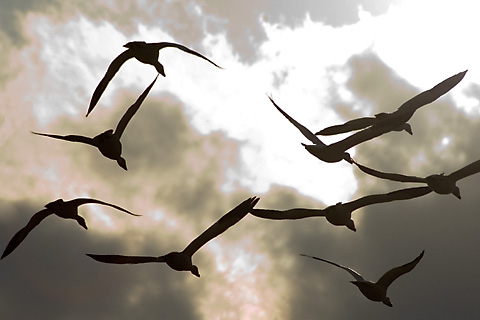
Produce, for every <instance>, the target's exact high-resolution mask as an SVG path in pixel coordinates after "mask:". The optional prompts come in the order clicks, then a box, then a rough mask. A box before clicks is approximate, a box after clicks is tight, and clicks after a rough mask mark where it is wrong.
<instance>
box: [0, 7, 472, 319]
mask: <svg viewBox="0 0 480 320" xmlns="http://www.w3.org/2000/svg"><path fill="white" fill-rule="evenodd" d="M478 9H479V8H478V5H477V4H476V3H475V2H473V1H466V0H457V1H433V0H426V1H421V2H418V1H413V0H396V1H381V0H368V1H346V0H342V1H336V2H335V4H334V5H333V4H331V1H324V0H322V1H295V2H293V1H284V0H282V1H271V0H262V1H236V2H233V1H231V2H226V1H217V0H192V1H186V0H185V1H183V0H181V1H151V0H137V1H128V0H126V1H107V0H94V1H89V2H88V3H87V2H84V1H78V0H74V1H69V2H65V1H60V0H49V1H47V0H42V1H31V0H22V1H6V2H5V1H3V2H2V3H1V4H0V44H1V47H2V50H1V51H0V62H1V63H2V66H3V67H2V68H1V69H0V99H1V101H2V108H1V109H0V150H1V151H0V152H1V156H0V179H1V181H2V184H1V187H0V212H1V214H0V246H1V245H3V246H4V247H5V246H6V244H7V243H8V241H9V240H10V239H11V237H12V236H13V235H14V234H15V233H16V232H17V231H18V230H20V229H21V228H22V227H23V226H25V225H26V223H27V222H28V220H29V219H30V217H31V216H32V215H33V214H34V213H36V212H38V211H40V210H42V208H43V206H44V205H45V204H47V203H49V202H51V201H53V200H56V199H58V198H63V199H65V200H69V199H73V198H78V197H91V198H95V199H99V200H103V201H107V202H111V203H115V204H117V205H119V206H121V207H124V208H126V209H128V210H130V211H132V212H135V213H137V214H141V215H142V216H141V217H132V216H129V215H125V214H123V213H121V212H117V211H116V210H113V209H111V208H107V207H102V206H95V205H84V206H81V207H80V209H79V213H80V215H82V216H83V217H85V219H86V221H87V224H88V227H89V229H88V230H84V229H82V228H81V227H79V226H78V224H77V223H76V222H75V221H71V220H64V219H60V218H58V217H56V216H51V217H48V218H47V219H45V220H44V221H42V223H41V224H39V225H38V226H37V227H36V228H35V229H34V230H33V231H32V232H31V233H30V234H29V236H28V237H27V238H26V239H25V240H24V242H23V243H22V244H21V245H20V246H19V247H18V248H17V249H16V250H15V251H14V252H13V253H12V254H11V255H9V256H8V257H6V258H5V259H3V260H1V261H0V283H2V285H1V286H0V310H2V312H1V314H2V318H5V319H30V318H39V319H40V318H42V319H44V318H45V319H47V318H48V319H86V318H90V319H113V318H115V319H132V318H136V319H157V318H159V317H161V318H166V319H172V318H175V319H319V318H322V319H406V318H408V319H451V318H457V319H476V318H478V317H479V316H480V311H479V310H478V304H479V303H480V296H479V295H478V290H479V289H480V279H479V277H478V268H479V267H480V256H479V254H478V245H477V243H478V240H479V238H478V228H479V226H480V215H479V212H478V208H479V207H480V198H479V197H478V192H479V190H480V189H479V187H478V186H479V184H480V175H473V176H470V177H467V178H465V179H463V180H461V181H459V182H458V184H457V185H458V186H459V187H460V190H461V194H462V199H461V200H458V199H457V198H455V197H454V196H453V195H439V194H435V193H430V194H428V195H426V196H423V197H420V198H417V199H412V200H407V201H397V202H391V203H386V204H377V205H372V206H368V207H365V208H362V209H359V210H357V211H355V212H354V213H353V214H352V218H353V219H354V220H355V224H356V227H357V231H356V232H352V231H350V230H348V229H347V228H345V227H336V226H333V225H331V224H329V223H328V222H327V221H326V219H324V218H322V217H318V218H310V219H303V220H296V221H268V220H262V219H258V218H256V217H254V216H251V215H247V216H246V217H245V218H244V219H243V220H241V221H240V222H239V223H238V224H236V225H235V226H234V227H232V228H231V229H229V230H228V231H227V232H225V233H224V234H222V235H220V236H219V237H217V238H216V239H214V240H212V241H211V242H209V243H208V244H207V245H205V246H204V247H202V248H201V250H199V251H198V252H197V253H196V254H195V255H194V256H193V262H194V264H196V265H197V266H198V267H199V269H200V274H201V277H200V278H196V277H195V276H192V275H191V274H190V273H188V272H176V271H173V270H171V269H170V268H169V267H168V266H166V265H164V264H143V265H121V266H120V265H108V264H101V263H98V262H95V261H93V260H91V259H89V258H88V257H87V256H85V253H96V254H125V255H127V254H128V255H152V256H159V255H163V254H166V253H168V252H170V251H181V250H183V248H185V247H186V246H187V245H188V243H190V241H191V240H193V239H194V238H195V237H196V236H197V235H199V234H200V233H201V232H202V231H203V230H205V229H206V228H207V227H208V226H210V225H211V224H212V223H214V222H215V221H216V220H217V219H219V218H220V217H221V216H222V215H223V214H224V213H226V212H228V211H229V210H230V209H232V208H233V207H235V206H236V205H237V204H238V203H240V202H241V201H243V200H244V199H246V198H248V197H251V196H258V197H260V201H259V203H258V204H257V206H256V207H257V208H271V209H290V208H294V207H303V208H325V207H327V206H329V205H333V204H335V203H337V202H348V201H351V200H354V199H357V198H360V197H363V196H367V195H371V194H379V193H386V192H390V191H393V190H398V189H402V188H406V187H413V186H417V185H414V184H402V183H395V182H388V181H381V180H378V179H375V178H373V177H370V176H366V175H365V174H363V173H362V172H361V171H360V170H358V169H357V168H355V167H354V166H352V165H350V164H348V163H346V162H341V163H323V162H321V161H319V160H318V159H316V158H315V157H313V156H312V155H310V154H309V153H308V152H307V151H306V150H305V149H304V148H303V147H302V145H301V143H302V142H303V143H307V142H308V141H307V140H306V139H305V138H304V137H303V136H302V135H301V133H300V132H299V131H298V130H297V129H295V128H294V127H293V126H292V125H291V124H290V123H289V122H288V121H287V120H286V119H285V118H284V117H283V116H282V115H281V114H280V113H278V111H277V110H276V109H275V108H274V107H273V105H272V104H271V103H270V101H269V100H268V97H267V94H268V95H271V96H272V97H273V99H274V100H275V102H276V103H277V104H278V105H279V106H280V107H282V108H283V109H284V110H285V111H286V112H288V113H289V114H290V115H291V116H292V117H294V118H295V119H296V120H297V121H299V122H300V123H302V124H304V125H305V126H306V127H308V128H309V129H310V130H311V131H314V132H316V131H318V130H320V129H322V128H324V127H327V126H330V125H334V124H339V123H343V122H344V121H347V120H350V119H353V118H357V117H362V116H370V115H373V114H376V113H378V112H392V111H394V110H396V109H397V108H398V106H400V105H401V104H402V103H403V102H405V101H407V100H408V99H410V98H411V97H413V96H415V95H416V94H418V93H420V92H422V91H424V90H427V89H430V88H431V87H433V86H434V85H436V84H437V83H439V82H440V81H442V80H444V79H446V78H448V77H450V76H452V75H454V74H456V73H458V72H461V71H464V70H466V69H468V72H467V74H466V76H465V78H464V79H463V80H462V82H460V83H459V84H458V85H457V86H456V87H455V88H453V89H452V90H451V91H450V92H449V93H447V94H446V95H445V96H443V97H442V98H440V99H438V100H437V101H436V102H434V103H432V104H430V105H427V106H425V107H423V108H421V109H419V110H418V111H417V112H416V113H415V115H414V116H413V118H412V119H411V121H410V123H411V125H412V128H413V136H410V135H408V134H406V133H404V132H403V133H398V132H393V133H388V134H385V135H383V136H381V137H378V138H376V139H374V140H371V141H368V142H365V143H363V144H361V145H359V146H356V147H354V148H352V149H351V150H349V152H350V154H351V155H352V157H354V158H355V159H356V160H357V161H358V162H360V163H362V164H364V165H367V166H369V167H372V168H375V169H378V170H381V171H387V172H398V173H403V174H409V175H417V176H422V177H424V176H428V175H430V174H433V173H442V172H445V173H446V174H448V173H451V172H453V171H455V170H457V169H459V168H461V167H463V166H465V165H467V164H469V163H471V162H473V161H476V160H478V159H480V150H479V148H478V138H477V137H478V136H479V135H480V105H479V101H480V60H478V57H479V56H480V47H479V46H478V43H477V38H476V34H477V30H479V28H480V20H479V19H478V17H477V15H478ZM134 40H139V41H147V42H160V41H170V42H177V43H181V44H183V45H186V46H188V47H189V48H192V49H194V50H196V51H198V52H200V53H202V54H204V55H205V56H207V57H209V58H210V59H212V60H213V61H215V62H216V63H217V64H219V65H220V66H222V67H223V69H218V68H215V67H214V66H212V65H211V64H209V63H208V62H206V61H204V60H201V59H198V58H197V57H194V56H191V55H188V54H186V53H184V52H182V51H179V50H176V49H173V48H171V49H163V50H162V51H161V52H160V57H159V60H160V61H161V62H162V64H163V65H164V66H165V72H166V77H165V78H163V77H161V78H159V79H158V80H157V82H156V84H155V85H154V87H153V88H152V90H151V92H150V94H149V95H148V97H147V98H146V99H145V102H144V103H143V104H142V106H141V107H140V109H139V111H138V112H137V114H136V115H135V117H134V118H133V119H132V121H131V122H130V123H129V125H128V126H127V128H126V130H125V132H124V135H123V136H122V144H123V156H124V157H125V159H126V160H127V165H128V171H124V170H123V169H121V168H120V167H119V166H118V165H117V164H116V163H115V162H114V161H111V160H108V159H106V158H104V157H103V156H102V155H101V154H100V153H99V152H98V150H95V148H92V147H90V146H85V145H81V144H75V143H68V142H64V141H57V140H53V139H48V138H45V137H40V136H36V135H33V134H31V133H30V131H36V132H44V133H53V134H59V135H67V134H81V135H86V136H92V137H93V136H95V135H97V134H98V133H100V132H103V131H105V130H107V129H109V128H115V126H116V124H117V122H118V121H119V119H120V118H121V117H122V115H123V113H124V112H125V110H126V108H128V106H130V105H131V104H132V103H133V102H134V101H135V100H136V98H137V97H138V96H139V95H140V94H141V92H143V90H144V89H145V88H146V87H147V86H148V85H149V84H150V83H151V81H152V80H153V79H154V78H155V76H156V71H155V69H154V68H153V67H152V66H149V65H144V64H142V63H140V62H138V61H135V60H134V59H132V60H130V61H128V62H126V63H125V64H124V65H123V66H122V68H121V69H120V71H119V72H118V73H117V75H116V76H115V78H114V80H113V81H112V82H111V83H110V85H109V86H108V88H107V89H106V91H105V93H104V94H103V96H102V98H101V99H100V101H99V104H98V105H97V107H96V108H95V109H94V110H93V112H92V113H91V115H90V116H89V117H88V118H86V117H85V113H86V111H87V107H88V103H89V101H90V97H91V95H92V93H93V90H94V89H95V87H96V85H97V84H98V82H99V81H100V79H101V78H102V77H103V75H104V73H105V71H106V69H107V67H108V65H109V63H110V62H111V61H112V60H113V59H114V58H115V57H116V56H117V55H118V54H120V53H121V52H122V51H123V50H124V48H123V47H122V46H123V45H124V44H125V43H127V42H129V41H134ZM343 137H344V136H341V137H328V138H325V139H324V140H325V142H327V143H330V142H334V141H337V140H339V139H341V138H343ZM2 250H3V249H2ZM422 250H425V256H424V257H423V259H422V260H421V261H420V263H419V264H418V265H417V266H416V268H415V269H414V270H413V271H412V272H410V273H408V274H406V275H404V276H402V277H401V278H399V279H398V280H397V281H396V282H394V283H393V284H392V285H391V287H390V288H389V290H388V295H389V297H390V299H391V301H392V303H393V308H389V307H387V306H385V305H383V304H381V303H378V302H373V301H369V300H367V299H366V298H365V297H363V296H362V294H361V293H360V292H359V290H358V289H357V288H356V287H355V286H353V285H352V284H350V283H349V281H351V280H353V278H351V276H350V275H349V274H348V273H346V272H344V271H342V270H340V269H338V268H335V267H333V266H331V265H328V264H326V263H322V262H320V261H315V260H312V259H307V258H304V257H301V256H300V255H299V254H300V253H303V254H308V255H314V256H318V257H322V258H326V259H329V260H332V261H335V262H337V263H340V264H342V265H345V266H348V267H351V268H353V269H355V270H356V271H358V272H359V273H361V274H362V275H363V276H364V277H365V278H367V279H370V280H373V281H376V280H377V279H378V278H379V277H380V276H381V275H382V274H383V273H384V272H385V271H387V270H389V269H390V268H393V267H395V266H399V265H401V264H404V263H406V262H408V261H411V260H412V259H413V258H415V257H416V256H417V255H418V254H419V253H420V252H421V251H422Z"/></svg>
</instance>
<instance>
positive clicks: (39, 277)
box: [0, 202, 198, 319]
mask: <svg viewBox="0 0 480 320" xmlns="http://www.w3.org/2000/svg"><path fill="white" fill-rule="evenodd" d="M4 204H5V203H4ZM8 207H9V209H10V212H8V216H9V218H11V219H9V220H8V221H7V223H2V224H1V225H0V239H1V243H2V244H5V243H7V241H8V240H9V239H10V237H11V236H12V235H13V233H14V232H16V230H18V229H20V228H21V227H23V225H25V224H26V222H27V221H28V219H29V218H30V217H31V216H32V215H33V213H35V212H37V211H38V210H40V209H41V208H39V207H38V206H34V205H33V204H32V203H31V202H16V203H14V204H12V205H10V206H8ZM12 208H17V210H15V211H14V212H12V211H11V209H12ZM3 209H5V206H4V205H2V212H3V211H4V210H3ZM82 209H83V210H82ZM82 209H81V210H80V212H81V213H80V214H82V213H83V214H84V215H85V212H86V211H88V210H87V209H85V207H84V208H82ZM87 223H88V221H87ZM114 240H115V241H114ZM119 243H120V242H119V241H118V239H111V238H109V237H106V236H101V237H99V236H98V234H96V230H95V229H94V228H90V230H88V231H85V230H83V229H82V228H80V227H79V226H78V225H77V224H76V223H75V222H74V221H71V220H63V219H60V218H58V217H56V216H52V217H49V218H47V219H45V220H44V221H43V222H42V223H41V224H40V225H39V226H38V227H37V228H36V229H34V230H33V231H32V233H31V234H30V235H29V236H28V237H27V238H26V239H25V241H24V243H22V244H21V245H20V246H19V247H18V248H17V250H16V251H14V252H13V253H12V254H11V255H10V256H8V257H7V258H5V259H4V260H2V261H1V263H0V270H1V275H0V280H1V281H2V288H1V289H0V296H1V300H2V310H3V311H2V314H3V316H4V317H6V318H9V319H27V318H56V319H85V318H94V319H109V318H111V317H112V316H115V318H118V319H132V318H137V317H138V318H142V319H154V318H157V316H158V315H162V316H165V317H168V318H174V317H181V318H182V319H196V318H198V315H196V314H195V312H194V311H192V310H193V308H192V300H191V295H190V294H189V293H188V292H187V289H186V288H185V286H179V285H178V282H179V281H182V279H181V277H178V276H177V277H175V276H172V275H171V274H169V275H168V274H167V273H166V272H161V271H167V270H158V269H159V268H158V266H153V267H154V268H149V267H148V266H147V267H145V268H137V269H136V270H135V271H134V270H133V269H132V268H129V267H128V266H127V267H126V268H122V267H120V268H111V266H105V265H101V264H98V263H95V262H93V261H91V260H90V259H89V258H88V257H86V256H85V255H84V253H85V252H90V251H95V249H96V248H98V247H100V248H102V249H105V250H106V249H109V250H112V251H120V250H121V248H120V245H119ZM132 271H134V272H132ZM162 274H163V275H162ZM139 284H141V286H142V288H141V290H139ZM169 288H170V289H169ZM173 288H174V289H173ZM136 291H138V292H136Z"/></svg>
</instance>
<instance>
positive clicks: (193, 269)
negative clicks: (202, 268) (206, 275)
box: [190, 264, 200, 278]
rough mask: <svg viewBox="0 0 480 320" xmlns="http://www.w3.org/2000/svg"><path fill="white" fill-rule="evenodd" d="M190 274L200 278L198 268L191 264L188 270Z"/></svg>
mask: <svg viewBox="0 0 480 320" xmlns="http://www.w3.org/2000/svg"><path fill="white" fill-rule="evenodd" d="M190 272H191V273H192V274H193V275H195V276H197V277H199V278H200V272H199V271H198V267H197V266H196V265H194V264H192V268H191V269H190Z"/></svg>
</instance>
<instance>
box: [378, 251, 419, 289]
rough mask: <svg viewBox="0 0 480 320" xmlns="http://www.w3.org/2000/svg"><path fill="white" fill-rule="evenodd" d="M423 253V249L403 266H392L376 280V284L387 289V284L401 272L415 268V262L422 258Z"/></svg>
mask: <svg viewBox="0 0 480 320" xmlns="http://www.w3.org/2000/svg"><path fill="white" fill-rule="evenodd" d="M424 253H425V250H423V251H422V253H420V255H419V256H418V257H416V258H415V259H414V260H413V261H411V262H409V263H406V264H404V265H403V266H400V267H396V268H393V269H391V270H389V271H387V272H386V273H385V274H384V275H383V276H382V277H381V278H380V279H379V280H378V281H377V285H379V286H381V287H383V288H384V289H385V290H387V288H388V286H389V285H390V284H391V283H392V282H393V281H395V279H397V278H398V277H400V276H401V275H402V274H405V273H407V272H410V271H412V270H413V268H415V266H416V265H417V263H418V262H419V261H420V260H421V259H422V257H423V254H424Z"/></svg>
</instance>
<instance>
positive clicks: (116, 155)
mask: <svg viewBox="0 0 480 320" xmlns="http://www.w3.org/2000/svg"><path fill="white" fill-rule="evenodd" d="M157 78H158V75H157V76H156V77H155V79H154V80H153V82H152V83H151V84H150V85H149V86H148V87H147V88H146V89H145V91H144V92H143V93H142V94H141V95H140V96H139V97H138V99H137V101H135V103H134V104H132V105H131V106H130V107H129V108H128V110H127V112H125V114H124V115H123V117H122V118H121V119H120V121H119V122H118V124H117V127H116V128H115V131H113V130H112V129H109V130H107V131H105V132H103V133H100V134H98V135H96V136H95V137H93V138H90V137H84V136H79V135H67V136H60V135H55V134H47V133H38V132H33V131H32V133H33V134H37V135H40V136H45V137H50V138H55V139H60V140H65V141H71V142H80V143H85V144H89V145H91V146H94V147H97V148H98V150H100V152H101V153H102V154H103V155H104V156H105V157H107V158H109V159H112V160H116V161H117V163H118V165H119V166H120V167H121V168H123V169H124V170H127V162H126V160H125V159H124V158H123V157H122V143H121V142H120V138H121V137H122V134H123V132H124V131H125V128H126V127H127V124H128V122H129V121H130V120H131V119H132V118H133V116H134V115H135V113H136V112H137V110H138V109H139V108H140V106H141V105H142V103H143V101H144V100H145V98H146V97H147V95H148V93H149V92H150V89H152V87H153V85H154V83H155V81H157Z"/></svg>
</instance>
